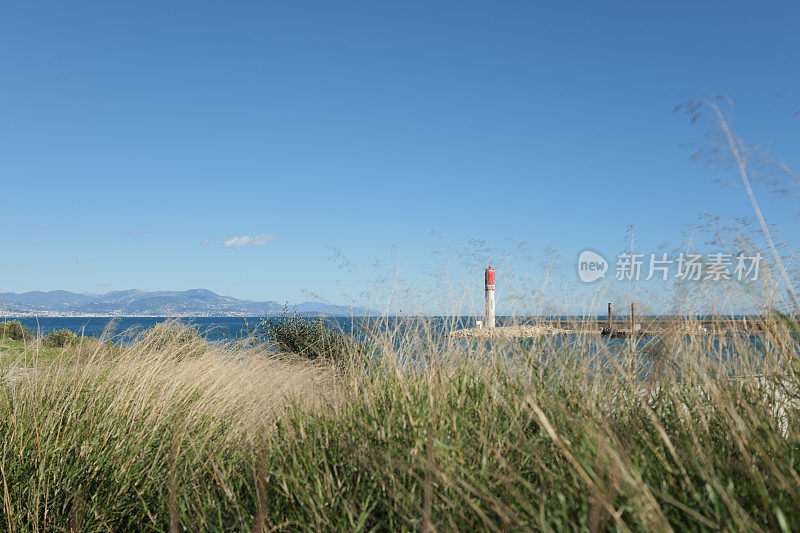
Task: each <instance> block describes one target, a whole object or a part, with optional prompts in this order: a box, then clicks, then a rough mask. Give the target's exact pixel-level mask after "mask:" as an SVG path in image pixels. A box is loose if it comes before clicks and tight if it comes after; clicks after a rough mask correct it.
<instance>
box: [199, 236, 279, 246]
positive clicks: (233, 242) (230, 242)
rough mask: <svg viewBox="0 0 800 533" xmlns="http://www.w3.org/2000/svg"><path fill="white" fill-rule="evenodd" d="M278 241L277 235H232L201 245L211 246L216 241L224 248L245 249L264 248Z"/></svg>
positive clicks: (205, 241) (207, 240) (206, 241)
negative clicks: (252, 247)
mask: <svg viewBox="0 0 800 533" xmlns="http://www.w3.org/2000/svg"><path fill="white" fill-rule="evenodd" d="M277 240H278V236H277V235H273V234H271V233H262V234H261V235H254V236H252V237H251V236H250V235H231V236H228V237H218V238H216V239H206V240H204V241H203V242H201V243H200V244H201V245H203V244H209V243H211V242H215V241H222V245H221V247H222V248H245V247H251V246H264V245H265V244H267V243H268V242H274V241H277Z"/></svg>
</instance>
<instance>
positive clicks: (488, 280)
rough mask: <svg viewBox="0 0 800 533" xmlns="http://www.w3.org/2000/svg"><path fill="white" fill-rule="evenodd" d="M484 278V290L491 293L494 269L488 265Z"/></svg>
mask: <svg viewBox="0 0 800 533" xmlns="http://www.w3.org/2000/svg"><path fill="white" fill-rule="evenodd" d="M485 277H486V290H487V291H493V290H494V269H493V268H492V267H491V265H489V268H487V269H486V272H485Z"/></svg>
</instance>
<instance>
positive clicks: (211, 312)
mask: <svg viewBox="0 0 800 533" xmlns="http://www.w3.org/2000/svg"><path fill="white" fill-rule="evenodd" d="M283 309H284V304H279V303H278V302H272V301H267V302H256V301H252V300H239V299H237V298H231V297H229V296H220V295H219V294H216V293H214V292H212V291H209V290H206V289H192V290H188V291H157V292H147V291H140V290H136V289H133V290H128V291H114V292H109V293H106V294H79V293H75V292H69V291H49V292H41V291H31V292H23V293H20V294H17V293H13V292H5V293H0V315H2V314H5V315H37V316H91V315H106V316H107V315H110V316H263V315H276V314H280V313H281V312H283ZM289 309H290V311H295V310H296V311H297V312H298V313H302V314H308V315H320V314H324V315H335V316H351V315H356V316H364V315H371V314H374V313H372V312H371V311H369V310H368V309H362V308H360V307H348V306H337V305H329V304H325V303H321V302H304V303H301V304H299V305H293V304H292V305H290V306H289Z"/></svg>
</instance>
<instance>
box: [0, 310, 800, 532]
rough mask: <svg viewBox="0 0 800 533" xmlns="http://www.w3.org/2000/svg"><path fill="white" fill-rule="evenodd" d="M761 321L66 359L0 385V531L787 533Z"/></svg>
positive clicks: (781, 430) (773, 357) (794, 449)
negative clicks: (650, 332)
mask: <svg viewBox="0 0 800 533" xmlns="http://www.w3.org/2000/svg"><path fill="white" fill-rule="evenodd" d="M764 320H765V324H766V326H767V327H766V331H765V332H764V333H761V334H759V336H758V338H754V337H752V336H751V335H750V334H749V333H742V334H734V335H731V336H727V337H724V338H721V337H714V336H709V335H698V334H689V335H684V334H677V333H676V334H674V335H671V336H667V337H664V338H662V339H660V340H659V341H658V346H657V348H655V347H653V346H652V345H648V344H647V342H644V341H642V340H641V339H639V340H637V339H628V340H624V341H620V342H617V343H616V344H615V343H610V344H609V343H607V342H605V341H602V340H600V339H599V338H598V337H596V336H592V335H572V336H569V337H559V336H554V337H542V338H540V339H538V340H528V341H520V340H513V339H506V340H503V339H495V340H492V341H491V342H486V341H471V340H464V339H452V338H448V337H443V336H441V330H440V328H438V327H437V328H434V327H433V326H432V323H431V322H430V321H427V320H416V321H413V326H411V325H409V323H405V324H404V325H403V327H402V328H400V327H397V328H394V329H387V328H386V327H374V328H372V330H370V333H369V334H370V335H371V338H370V339H369V340H370V345H371V346H373V347H374V350H375V352H374V354H375V355H374V359H373V360H372V362H371V364H369V366H366V365H364V364H363V359H358V358H356V355H357V354H355V353H354V354H351V355H352V356H353V364H351V365H349V366H348V367H347V370H346V371H345V370H343V367H342V366H341V365H340V364H333V363H330V362H329V361H327V360H326V358H325V357H320V358H317V359H316V360H315V361H308V360H307V359H305V358H300V357H296V356H292V355H291V354H282V355H279V354H275V353H272V352H264V351H263V349H260V348H259V347H258V346H257V345H255V346H254V345H252V343H250V344H247V343H240V344H238V345H228V346H219V345H212V344H209V343H207V342H205V341H204V340H202V339H201V338H198V337H194V336H192V335H175V334H174V332H172V333H170V334H169V335H167V337H168V339H169V340H166V339H165V338H164V337H162V338H161V339H160V340H159V339H154V338H153V336H154V335H157V334H158V333H153V332H150V333H148V334H146V335H144V336H143V337H141V338H140V339H138V341H137V342H134V343H131V344H129V345H126V346H124V347H122V348H116V349H114V350H106V349H105V348H103V347H104V346H105V345H103V344H100V343H97V344H96V345H95V346H94V351H93V352H91V353H89V352H88V351H87V350H84V351H83V352H75V351H70V350H66V351H65V352H64V356H63V357H61V358H56V359H55V360H51V361H45V362H40V363H38V364H37V365H35V366H33V367H31V369H30V371H29V372H27V373H25V374H24V375H23V376H22V377H21V378H19V379H16V380H14V381H6V382H5V383H4V384H3V386H2V389H0V390H1V391H2V393H1V394H2V395H1V396H0V415H2V416H0V438H2V450H0V453H1V454H2V455H0V466H1V467H2V468H0V474H2V476H1V477H2V479H1V480H0V482H2V500H0V501H2V506H0V523H2V524H3V527H4V528H5V529H7V530H9V531H38V530H53V529H70V528H73V529H75V530H85V531H105V530H131V529H154V530H168V529H172V530H178V529H183V528H185V529H190V530H197V531H206V530H212V531H224V530H257V531H266V530H273V529H291V530H298V529H300V530H342V529H345V530H361V529H378V530H411V529H424V530H434V529H437V530H438V529H445V530H474V529H486V530H540V529H548V530H550V529H553V530H562V529H589V530H601V529H609V530H611V529H614V530H669V529H715V530H716V529H777V530H780V529H785V530H796V529H798V528H800V507H798V506H797V503H796V502H798V501H800V476H798V472H797V457H798V453H800V418H798V410H797V408H798V405H800V404H798V400H800V398H798V395H799V394H800V393H799V392H798V391H800V389H799V388H798V384H799V383H800V379H798V378H799V376H800V374H799V373H798V368H799V367H798V364H797V362H798V339H797V330H796V325H795V323H794V322H792V321H791V320H789V319H786V318H780V317H776V318H770V317H764ZM384 326H385V324H384ZM686 330H687V331H691V330H692V328H691V327H690V325H687V328H686ZM695 330H696V329H695ZM156 341H158V342H156ZM31 349H35V347H33V348H31ZM32 355H33V354H32ZM31 359H33V358H31ZM3 373H4V374H5V372H3Z"/></svg>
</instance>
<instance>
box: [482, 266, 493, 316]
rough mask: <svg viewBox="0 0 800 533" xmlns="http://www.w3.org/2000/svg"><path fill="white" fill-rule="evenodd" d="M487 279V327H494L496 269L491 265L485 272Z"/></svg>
mask: <svg viewBox="0 0 800 533" xmlns="http://www.w3.org/2000/svg"><path fill="white" fill-rule="evenodd" d="M484 277H485V281H486V327H487V328H493V327H494V269H493V268H492V266H491V265H489V268H487V269H486V271H485V273H484Z"/></svg>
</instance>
